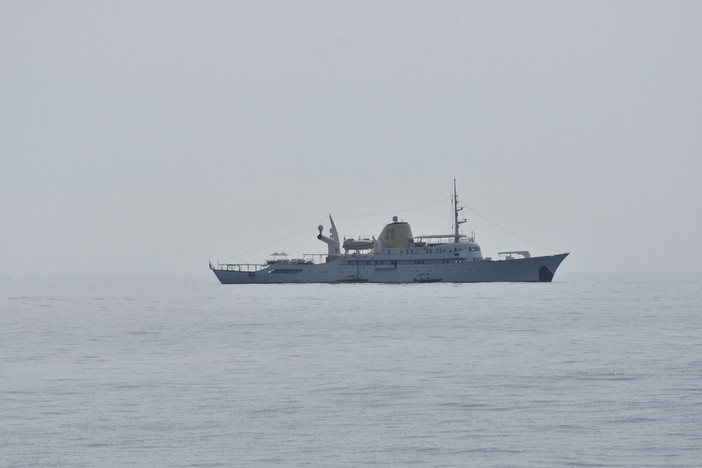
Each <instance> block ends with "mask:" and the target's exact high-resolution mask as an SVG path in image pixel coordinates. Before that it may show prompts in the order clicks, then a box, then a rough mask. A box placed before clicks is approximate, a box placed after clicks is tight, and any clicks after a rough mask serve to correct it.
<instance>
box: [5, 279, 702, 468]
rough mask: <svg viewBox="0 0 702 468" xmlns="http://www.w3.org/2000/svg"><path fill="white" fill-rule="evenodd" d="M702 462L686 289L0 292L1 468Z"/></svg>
mask: <svg viewBox="0 0 702 468" xmlns="http://www.w3.org/2000/svg"><path fill="white" fill-rule="evenodd" d="M208 273H209V272H208ZM701 460H702V274H682V273H676V274H584V273H571V274H567V273H564V274H560V273H559V274H557V275H556V278H555V279H554V282H552V283H478V284H443V283H430V284H406V285H376V284H336V285H314V284H305V285H221V284H219V283H218V282H217V280H216V279H215V277H214V276H213V275H209V274H207V275H202V276H195V277H162V278H58V279H57V278H43V279H27V278H21V279H16V278H5V279H2V280H0V466H3V467H357V466H388V467H395V466H426V467H473V466H474V467H637V468H641V467H666V468H671V467H699V466H702V461H701Z"/></svg>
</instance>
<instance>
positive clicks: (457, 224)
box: [453, 179, 467, 243]
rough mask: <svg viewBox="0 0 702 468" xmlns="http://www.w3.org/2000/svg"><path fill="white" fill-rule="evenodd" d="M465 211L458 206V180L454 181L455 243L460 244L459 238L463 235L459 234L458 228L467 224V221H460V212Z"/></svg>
mask: <svg viewBox="0 0 702 468" xmlns="http://www.w3.org/2000/svg"><path fill="white" fill-rule="evenodd" d="M461 210H463V207H462V206H458V195H457V194H456V179H453V218H454V219H453V235H454V239H453V241H454V242H456V243H458V238H459V237H461V235H460V234H459V233H458V227H459V226H460V225H461V224H463V223H465V222H466V221H467V220H466V219H458V212H459V211H461Z"/></svg>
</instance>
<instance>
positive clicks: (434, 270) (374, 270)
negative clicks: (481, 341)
mask: <svg viewBox="0 0 702 468" xmlns="http://www.w3.org/2000/svg"><path fill="white" fill-rule="evenodd" d="M567 256H568V254H567V253H564V254H559V255H551V256H543V257H531V258H518V259H510V260H495V261H482V262H465V263H452V264H417V265H402V264H400V265H396V266H390V265H372V264H367V265H355V264H350V263H348V262H346V261H345V260H344V258H343V257H342V258H338V259H336V260H333V261H331V262H327V263H321V264H291V265H289V267H287V268H281V267H280V266H275V267H274V266H271V267H267V268H263V269H261V270H259V271H256V272H253V271H230V270H224V269H216V268H214V269H213V270H212V271H213V272H214V274H215V275H216V276H217V279H219V281H220V282H221V283H222V284H285V283H435V282H443V283H480V282H550V281H552V280H553V276H554V274H555V273H556V270H557V269H558V266H559V265H560V264H561V262H562V261H563V260H564V259H565V258H566V257H567Z"/></svg>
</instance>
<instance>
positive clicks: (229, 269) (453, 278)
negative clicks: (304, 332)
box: [210, 181, 568, 284]
mask: <svg viewBox="0 0 702 468" xmlns="http://www.w3.org/2000/svg"><path fill="white" fill-rule="evenodd" d="M453 205H454V232H453V233H452V234H443V235H441V234H439V235H428V236H414V235H413V234H412V229H411V228H410V225H409V224H408V223H407V222H405V221H399V220H398V218H397V216H395V217H393V220H392V222H391V223H389V224H387V225H386V226H385V227H384V228H383V230H382V232H381V233H380V236H379V237H378V238H377V239H375V238H359V239H346V240H344V242H343V244H342V243H341V241H340V237H339V233H338V232H337V229H336V225H335V224H334V220H333V219H332V216H331V215H329V223H330V225H331V229H330V233H329V236H325V235H324V234H323V232H324V227H323V226H319V228H318V229H319V235H318V236H317V239H319V240H321V241H322V242H324V243H326V244H327V254H326V256H324V255H323V254H322V255H316V256H314V255H307V256H304V257H303V258H300V259H289V258H288V256H287V254H285V253H275V254H272V255H273V259H272V260H268V261H267V262H266V263H264V264H251V263H220V264H218V265H217V266H216V267H215V266H213V265H212V264H211V263H210V269H211V270H212V271H213V272H214V274H215V275H216V276H217V278H218V279H219V281H220V282H221V283H222V284H253V283H434V282H445V283H474V282H485V281H510V282H538V281H541V282H550V281H551V280H552V279H553V275H554V274H555V273H556V269H557V268H558V266H559V265H560V264H561V262H562V261H563V260H564V259H565V258H566V257H567V256H568V253H562V254H558V255H550V256H542V257H532V256H531V255H530V254H529V252H528V251H508V252H499V255H501V256H503V258H502V259H499V260H493V259H491V258H490V257H483V254H482V252H481V250H480V245H478V243H477V242H475V238H474V237H473V236H467V235H464V234H460V233H459V226H460V225H461V224H462V223H464V222H465V220H462V219H459V211H460V210H461V209H462V208H461V207H459V206H458V197H457V195H456V185H455V181H454V194H453ZM342 248H343V249H344V252H343V253H342V252H341V250H342ZM317 259H318V260H317Z"/></svg>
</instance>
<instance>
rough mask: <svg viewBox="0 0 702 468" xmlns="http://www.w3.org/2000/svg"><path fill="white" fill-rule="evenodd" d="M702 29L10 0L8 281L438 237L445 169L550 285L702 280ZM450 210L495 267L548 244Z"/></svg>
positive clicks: (581, 12)
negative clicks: (557, 257) (381, 238)
mask: <svg viewBox="0 0 702 468" xmlns="http://www.w3.org/2000/svg"><path fill="white" fill-rule="evenodd" d="M700 24H702V3H701V2H697V1H689V2H686V1H672V2H662V1H615V2H605V1H594V2H593V1H582V2H576V1H570V2H561V1H553V2H551V1H549V2H544V1H539V2H499V1H490V2H487V1H486V2H469V1H457V2H448V1H444V2H409V1H385V2H378V1H365V2H364V1H361V2H330V1H316V2H287V1H286V2H231V1H205V2H185V1H162V2H157V1H150V2H142V1H114V2H109V1H100V2H93V1H85V2H81V1H71V2H62V1H55V2H40V1H2V2H0V58H1V59H2V73H1V74H0V93H1V96H2V100H1V103H2V105H1V106H0V135H1V137H0V157H1V158H2V159H1V161H2V171H1V172H0V212H1V213H2V224H1V229H0V276H4V277H7V276H87V275H105V276H108V275H164V274H200V273H202V274H207V272H206V268H207V260H208V259H212V260H213V261H216V260H221V259H225V258H229V257H232V256H234V255H237V254H240V253H244V252H247V251H250V250H252V249H254V248H257V247H260V246H263V245H266V244H269V243H271V242H273V241H276V240H277V239H281V238H283V237H285V236H287V235H289V234H292V233H295V232H296V231H298V230H300V229H302V228H304V227H305V226H311V227H310V228H309V229H307V230H306V231H304V232H302V233H300V234H298V235H296V236H292V237H290V238H288V239H286V240H283V241H281V242H279V243H273V244H272V245H271V246H269V247H267V248H263V249H261V250H259V251H257V252H253V253H250V254H247V255H243V256H239V257H238V258H236V259H235V260H239V261H260V260H263V259H264V258H265V257H266V256H267V254H269V253H270V252H272V251H273V250H281V249H283V250H286V251H287V252H288V253H290V254H302V253H313V252H323V251H324V247H325V246H324V244H322V243H321V242H319V241H317V240H316V239H315V236H316V234H317V231H316V225H317V224H319V221H320V220H321V219H322V218H324V217H325V216H326V215H327V214H328V213H332V214H336V215H355V214H373V213H385V212H393V211H396V212H398V215H399V216H400V217H401V218H403V219H405V220H407V221H409V222H411V224H412V227H413V230H414V232H415V234H430V233H440V232H448V231H450V229H451V211H450V205H449V203H448V198H449V195H450V192H451V188H452V187H451V184H452V180H453V178H454V177H455V178H456V179H457V180H458V186H459V194H460V195H461V196H462V199H463V201H465V202H466V203H467V204H468V205H469V206H470V207H472V208H473V209H475V210H477V211H478V212H480V213H482V214H483V215H485V216H487V218H489V219H490V220H491V221H493V222H495V223H497V224H499V225H500V226H502V227H504V228H506V229H508V230H509V231H512V232H514V233H517V234H519V235H520V236H522V237H523V238H526V239H529V240H531V241H534V242H536V243H538V244H541V245H544V246H548V247H550V248H553V249H556V250H558V251H570V252H572V255H571V257H569V258H568V259H567V260H566V261H565V262H564V264H563V265H562V267H561V271H570V272H575V271H595V272H607V271H690V270H697V271H699V270H702V260H700V256H699V255H698V254H697V251H696V249H695V247H697V245H698V242H699V239H700V238H701V237H702V221H701V219H700V215H699V211H700V203H701V202H700V201H701V200H702V188H700V183H699V179H700V175H701V172H702V171H701V169H702V162H700V150H701V149H702V132H700V123H701V122H702V115H701V114H702V111H701V109H702V99H701V97H702V92H701V91H700V83H702V60H700V47H701V46H702V28H700V27H699V25H700ZM440 200H445V202H444V203H442V204H437V205H434V206H432V207H428V208H423V209H419V210H416V211H407V212H402V213H400V210H404V209H408V208H413V207H418V206H423V205H427V204H430V203H433V202H437V201H440ZM465 213H466V214H467V216H468V217H469V218H470V222H469V229H470V230H475V231H476V234H477V239H478V241H479V242H480V243H481V245H482V247H483V251H484V253H486V254H488V255H490V254H492V255H494V254H496V252H497V251H499V250H505V249H523V248H526V249H530V250H532V251H533V252H535V253H549V251H547V250H544V249H541V248H540V247H538V246H534V245H532V244H529V243H527V242H525V241H523V240H522V239H519V238H515V237H514V236H511V235H510V234H508V233H506V232H504V231H502V230H500V229H498V228H496V227H495V226H494V225H493V224H491V223H489V222H488V221H487V220H485V219H484V218H482V217H480V216H478V215H476V214H475V213H473V212H472V211H471V210H466V211H465ZM390 218H391V215H384V216H375V217H357V218H356V217H354V218H350V217H339V218H337V219H336V221H337V226H338V227H339V231H340V233H341V234H342V235H347V236H352V235H359V234H368V235H378V233H379V232H380V230H381V228H382V226H383V225H384V223H385V222H387V221H389V220H390ZM324 224H325V226H327V225H328V223H327V222H324Z"/></svg>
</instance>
